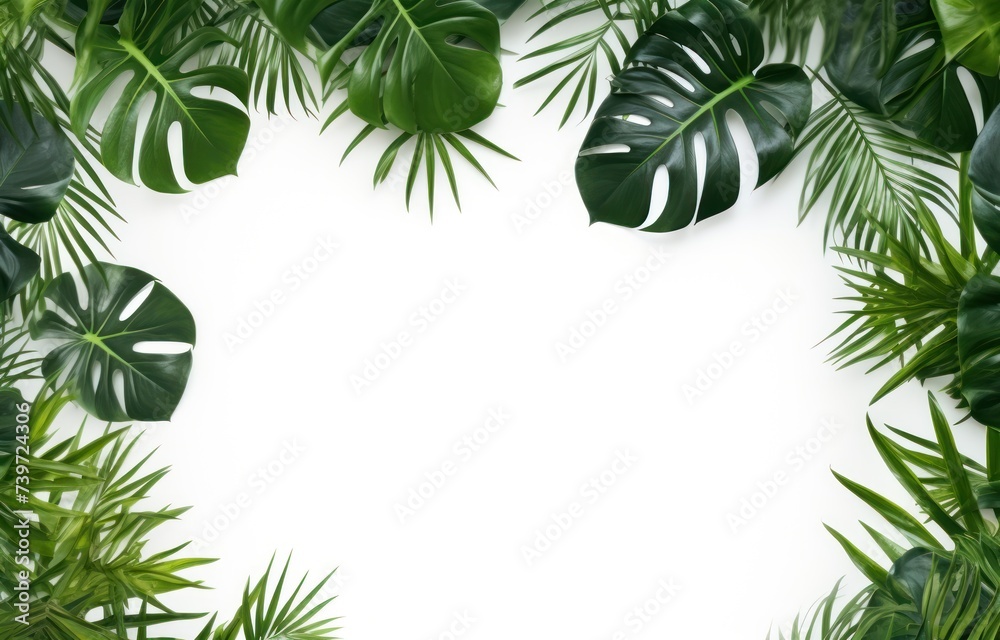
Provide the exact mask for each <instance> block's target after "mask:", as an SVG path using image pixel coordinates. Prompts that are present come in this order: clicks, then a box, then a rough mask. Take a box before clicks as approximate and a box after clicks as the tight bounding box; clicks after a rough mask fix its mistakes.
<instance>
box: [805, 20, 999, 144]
mask: <svg viewBox="0 0 1000 640" xmlns="http://www.w3.org/2000/svg"><path fill="white" fill-rule="evenodd" d="M859 33H860V34H864V35H863V38H861V39H859V37H858V34H859ZM836 43H837V44H836V46H835V47H834V49H833V53H832V55H831V56H830V58H829V60H827V62H826V65H825V67H824V68H825V70H826V72H827V74H828V75H829V77H830V81H831V82H832V83H833V84H834V85H835V86H836V87H837V88H838V89H840V90H841V91H842V92H843V94H844V95H845V96H846V97H847V98H849V99H850V100H852V101H853V102H855V103H857V104H859V105H861V106H863V107H865V108H866V109H868V110H869V111H872V112H873V113H876V114H879V115H884V116H892V118H893V120H894V121H895V122H896V123H897V124H899V125H900V126H901V127H903V128H905V129H907V130H909V131H912V132H913V133H915V134H916V135H917V137H919V138H920V139H921V140H924V141H925V142H928V143H929V144H931V145H934V146H936V147H939V148H941V149H943V150H945V151H950V152H957V151H968V150H969V149H971V148H972V145H973V143H974V142H975V140H976V136H977V134H978V131H977V129H976V118H975V112H976V111H979V110H982V111H985V112H986V113H989V112H991V111H992V110H993V108H994V107H996V105H997V104H998V103H1000V79H998V78H996V77H995V76H994V77H987V76H983V75H980V74H978V73H974V74H972V78H973V81H974V82H975V83H976V85H977V91H976V92H975V95H974V96H973V95H970V94H969V93H968V92H966V90H965V88H964V86H963V85H962V82H961V80H960V79H959V74H958V70H959V68H960V67H959V65H958V64H957V63H951V64H945V63H944V62H943V60H944V51H943V44H942V39H941V31H940V29H939V28H938V25H937V22H936V21H935V20H934V14H933V12H932V11H931V8H930V0H916V1H914V2H878V3H872V2H870V1H869V0H850V3H849V6H848V11H847V13H846V14H845V18H844V22H843V24H842V25H841V27H840V31H839V34H838V37H837V41H836ZM974 103H975V104H974Z"/></svg>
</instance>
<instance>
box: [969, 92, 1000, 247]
mask: <svg viewBox="0 0 1000 640" xmlns="http://www.w3.org/2000/svg"><path fill="white" fill-rule="evenodd" d="M969 179H970V180H971V181H972V184H973V186H974V187H975V189H974V191H973V194H972V201H973V214H974V215H975V220H976V227H977V228H978V229H979V233H980V234H982V236H983V239H984V240H986V244H988V245H989V246H990V248H992V249H993V250H994V251H996V252H998V253H1000V109H996V110H995V111H994V112H993V115H991V116H990V119H989V120H987V121H986V126H985V127H983V132H982V133H981V134H979V139H978V140H976V145H975V146H974V147H973V148H972V155H971V157H970V159H969Z"/></svg>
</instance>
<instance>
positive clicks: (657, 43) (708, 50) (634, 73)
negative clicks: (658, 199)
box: [576, 0, 812, 231]
mask: <svg viewBox="0 0 1000 640" xmlns="http://www.w3.org/2000/svg"><path fill="white" fill-rule="evenodd" d="M692 54H693V55H694V56H696V57H697V58H699V59H697V60H696V59H695V57H692ZM763 59H764V43H763V40H762V37H761V33H760V30H759V29H758V27H757V26H756V25H755V23H754V21H753V19H752V18H751V16H750V14H749V13H748V11H747V8H746V6H745V5H743V4H741V3H739V2H736V1H735V0H694V1H693V2H690V3H688V4H685V5H684V6H682V7H681V8H680V9H678V10H675V11H671V12H669V13H667V14H666V15H665V16H664V17H662V18H660V19H659V20H658V21H657V22H656V23H654V24H653V26H652V27H651V28H650V29H649V31H647V32H646V33H645V34H643V35H642V36H641V37H640V38H639V39H638V40H637V41H636V43H635V45H634V46H633V47H632V50H631V53H630V54H629V56H628V59H627V60H626V64H625V68H624V69H623V70H622V71H621V73H619V74H618V75H617V76H616V77H615V78H614V80H613V81H612V93H611V95H610V96H609V97H608V98H607V99H606V100H605V101H604V103H603V104H602V105H601V107H600V109H598V111H597V114H596V116H595V119H594V123H593V125H592V126H591V127H590V130H589V131H588V133H587V136H586V138H585V139H584V142H583V147H582V150H581V152H580V157H579V158H578V160H577V163H576V180H577V184H578V186H579V189H580V194H581V195H582V196H583V201H584V203H585V204H586V206H587V210H588V211H589V212H590V217H591V220H592V221H594V222H610V223H612V224H617V225H623V226H627V227H639V226H642V225H643V224H644V222H645V221H646V220H647V218H648V217H650V218H652V222H651V224H649V225H648V226H646V227H644V228H645V229H646V230H648V231H673V230H676V229H680V228H682V227H685V226H687V225H688V224H690V223H691V221H692V219H695V220H696V221H701V220H704V219H706V218H708V217H710V216H714V215H716V214H718V213H721V212H722V211H725V210H726V209H728V208H730V207H731V206H733V204H735V203H736V200H737V197H738V195H739V191H740V183H741V181H742V180H744V179H745V176H744V174H745V171H744V166H745V165H746V166H749V165H751V164H756V165H757V167H758V180H757V184H756V186H757V187H759V186H760V185H762V184H764V183H765V182H767V181H768V180H770V179H771V178H773V177H774V176H775V175H776V174H777V173H778V172H779V171H781V169H783V168H784V167H785V165H787V164H788V162H789V161H790V160H791V158H792V154H793V151H794V144H795V137H796V136H797V135H798V134H799V132H800V131H801V130H802V128H803V127H804V126H805V124H806V121H807V120H808V118H809V112H810V110H811V108H812V90H811V87H810V83H809V79H808V78H807V76H806V74H805V72H804V71H803V70H802V69H800V68H799V67H797V66H795V65H790V64H775V65H768V66H765V67H763V68H761V69H759V70H758V69H757V68H758V66H759V65H760V64H761V62H763ZM755 70H756V73H755ZM729 113H735V114H737V115H738V116H739V117H740V118H741V119H742V120H743V122H744V124H745V125H746V128H747V131H748V132H749V135H750V138H751V140H752V142H753V145H754V149H755V152H756V158H740V156H739V153H738V152H737V148H736V144H735V143H734V140H733V135H732V133H731V132H730V130H729V127H728V125H727V123H726V117H727V114H729ZM698 136H701V137H702V138H703V139H704V143H705V149H706V153H707V158H706V160H707V162H706V168H705V172H704V175H703V176H701V177H702V178H703V180H702V182H703V184H704V188H703V189H702V191H701V193H700V194H699V188H698V178H699V176H698V171H697V162H696V153H695V141H696V138H697V137H698ZM659 167H666V172H667V177H668V185H669V186H668V192H667V197H666V203H665V204H664V206H663V207H662V209H659V210H656V211H651V208H652V206H651V202H652V191H653V185H654V180H655V179H656V174H657V170H658V169H659Z"/></svg>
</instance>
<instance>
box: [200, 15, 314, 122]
mask: <svg viewBox="0 0 1000 640" xmlns="http://www.w3.org/2000/svg"><path fill="white" fill-rule="evenodd" d="M216 26H218V27H220V28H222V29H223V30H224V31H225V32H226V34H227V35H228V36H229V37H230V38H231V39H232V41H233V42H237V43H239V45H238V46H235V47H221V48H220V49H219V55H218V57H217V58H216V60H215V61H214V62H215V63H216V64H218V65H221V66H224V67H227V66H235V67H238V68H240V69H242V70H243V71H244V72H245V73H246V74H247V77H248V78H249V79H250V94H251V96H252V98H251V103H252V104H254V105H255V106H257V107H258V108H260V105H261V104H263V105H264V108H265V109H266V110H267V112H268V113H269V114H272V115H273V114H276V113H277V105H278V100H279V97H280V99H281V102H282V103H283V104H284V107H285V109H286V110H288V111H291V110H292V105H293V102H296V101H297V103H298V104H299V105H301V107H302V108H303V109H304V110H305V112H306V114H307V115H312V111H313V110H314V109H316V108H317V102H316V96H315V95H314V93H313V89H312V82H311V80H310V79H309V76H308V74H307V73H306V70H305V68H304V67H303V66H302V63H301V62H300V60H299V57H298V55H297V54H296V50H295V48H294V47H292V46H291V45H290V44H288V43H287V42H285V40H284V38H282V37H281V35H280V34H279V33H278V30H277V29H276V28H275V27H274V25H272V24H271V23H270V21H269V20H268V19H267V16H266V15H264V13H263V12H262V11H261V10H260V8H259V7H257V5H255V4H253V3H249V2H238V1H236V0H226V1H225V2H224V12H223V15H222V18H221V19H220V20H219V21H218V23H217V24H216ZM293 96H294V100H293Z"/></svg>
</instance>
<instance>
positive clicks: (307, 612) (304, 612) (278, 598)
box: [197, 557, 339, 640]
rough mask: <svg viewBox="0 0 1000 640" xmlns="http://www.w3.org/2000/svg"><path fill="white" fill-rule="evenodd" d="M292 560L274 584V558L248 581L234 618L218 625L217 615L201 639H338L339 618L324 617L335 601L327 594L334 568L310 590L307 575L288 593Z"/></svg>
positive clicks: (198, 638)
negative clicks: (251, 581)
mask: <svg viewBox="0 0 1000 640" xmlns="http://www.w3.org/2000/svg"><path fill="white" fill-rule="evenodd" d="M290 563H291V557H289V558H288V560H286V561H285V566H284V568H283V569H282V570H281V573H280V574H279V575H278V578H277V580H276V581H274V585H273V586H272V585H271V582H272V578H271V575H272V569H273V568H274V559H273V558H272V559H271V563H270V564H268V566H267V571H265V572H264V575H263V576H261V578H260V579H259V580H257V582H256V583H253V584H252V585H251V583H250V582H249V581H248V582H247V585H246V588H245V589H244V591H243V601H242V603H241V604H240V607H239V609H238V610H237V611H236V614H235V615H234V616H233V618H232V621H231V622H229V623H227V624H224V625H221V626H219V627H217V628H216V627H215V618H213V619H212V620H210V621H209V623H208V624H207V625H206V626H205V628H204V629H203V630H202V632H201V633H200V634H199V635H198V637H197V640H239V639H243V640H279V639H282V638H288V639H289V640H292V639H294V640H334V635H333V634H334V633H336V632H337V630H338V629H339V627H336V626H334V624H335V623H336V621H337V620H338V618H324V617H321V616H322V614H323V612H324V610H325V609H326V608H327V607H328V606H329V604H330V603H331V602H332V601H333V597H325V596H324V595H323V594H324V587H325V586H326V583H327V582H328V581H329V580H330V578H332V577H333V572H331V573H329V574H327V575H326V577H324V578H322V579H321V580H319V581H318V582H317V583H316V584H315V585H314V586H313V587H312V588H311V589H310V590H309V591H304V587H305V584H306V577H303V578H302V579H301V580H300V581H299V582H298V584H296V585H295V588H294V589H293V590H292V593H291V595H288V596H285V595H284V594H283V592H284V591H285V590H286V587H287V585H286V578H287V576H288V567H289V564H290ZM293 584H294V583H293ZM213 629H214V631H213Z"/></svg>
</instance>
